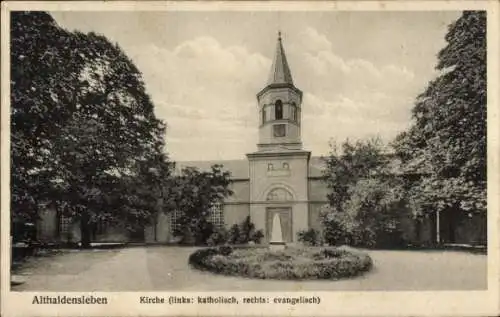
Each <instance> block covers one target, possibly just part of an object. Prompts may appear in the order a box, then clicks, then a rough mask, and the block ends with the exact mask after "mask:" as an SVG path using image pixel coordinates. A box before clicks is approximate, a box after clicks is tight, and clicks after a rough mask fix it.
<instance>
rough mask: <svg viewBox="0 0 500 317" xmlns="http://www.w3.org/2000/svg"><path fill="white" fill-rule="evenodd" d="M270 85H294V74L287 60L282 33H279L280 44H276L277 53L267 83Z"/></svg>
mask: <svg viewBox="0 0 500 317" xmlns="http://www.w3.org/2000/svg"><path fill="white" fill-rule="evenodd" d="M267 84H268V85H272V84H291V85H293V79H292V73H291V72H290V67H289V66H288V62H287V60H286V55H285V49H284V48H283V40H282V39H281V31H278V42H277V43H276V53H275V55H274V60H273V64H272V66H271V73H270V74H269V79H268V81H267Z"/></svg>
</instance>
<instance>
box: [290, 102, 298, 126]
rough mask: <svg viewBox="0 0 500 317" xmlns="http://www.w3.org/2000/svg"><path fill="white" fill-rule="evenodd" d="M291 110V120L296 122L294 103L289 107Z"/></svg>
mask: <svg viewBox="0 0 500 317" xmlns="http://www.w3.org/2000/svg"><path fill="white" fill-rule="evenodd" d="M291 109H292V115H291V117H292V120H293V121H295V122H297V106H296V105H295V102H292V106H291Z"/></svg>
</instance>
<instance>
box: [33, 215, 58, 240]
mask: <svg viewBox="0 0 500 317" xmlns="http://www.w3.org/2000/svg"><path fill="white" fill-rule="evenodd" d="M39 216H40V219H39V220H38V222H37V224H36V226H37V236H38V237H37V238H38V239H39V240H40V241H54V240H57V239H58V238H59V236H58V223H57V222H58V216H57V211H56V209H55V208H53V207H47V208H43V209H42V210H41V211H40V213H39Z"/></svg>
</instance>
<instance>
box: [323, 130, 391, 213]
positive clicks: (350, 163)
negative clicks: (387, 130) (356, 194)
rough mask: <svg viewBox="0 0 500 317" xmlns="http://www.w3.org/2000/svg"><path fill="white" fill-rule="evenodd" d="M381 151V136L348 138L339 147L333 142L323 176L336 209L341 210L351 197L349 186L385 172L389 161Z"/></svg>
mask: <svg viewBox="0 0 500 317" xmlns="http://www.w3.org/2000/svg"><path fill="white" fill-rule="evenodd" d="M382 151H383V149H382V143H381V141H380V139H378V138H374V139H369V140H367V141H363V140H357V141H355V142H351V141H349V140H346V141H345V142H343V143H342V144H341V145H340V149H339V147H338V146H337V144H335V143H332V144H331V151H330V155H329V156H328V157H327V158H326V169H325V170H324V176H325V180H326V183H327V186H328V188H329V190H330V191H329V194H328V200H329V202H330V205H331V206H332V207H333V208H335V209H337V210H339V211H341V210H342V205H343V204H344V203H345V202H346V201H347V200H348V199H349V188H350V187H351V186H353V185H355V184H356V182H357V181H358V180H359V179H362V178H365V177H368V176H370V175H375V174H380V173H382V172H383V170H384V169H385V168H386V165H387V164H386V163H387V162H386V161H385V160H384V158H383V156H382Z"/></svg>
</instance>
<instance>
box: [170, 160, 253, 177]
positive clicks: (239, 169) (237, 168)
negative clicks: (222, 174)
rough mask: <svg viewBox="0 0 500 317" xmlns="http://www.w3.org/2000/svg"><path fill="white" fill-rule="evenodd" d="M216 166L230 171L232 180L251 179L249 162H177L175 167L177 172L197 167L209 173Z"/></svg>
mask: <svg viewBox="0 0 500 317" xmlns="http://www.w3.org/2000/svg"><path fill="white" fill-rule="evenodd" d="M215 164H218V165H222V166H223V169H224V170H228V171H230V172H231V178H232V179H241V178H249V176H248V161H247V160H221V161H183V162H176V166H175V167H176V170H177V172H179V171H180V170H181V169H183V168H185V167H196V168H198V169H200V170H202V171H207V170H209V169H210V167H211V166H212V165H215Z"/></svg>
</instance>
